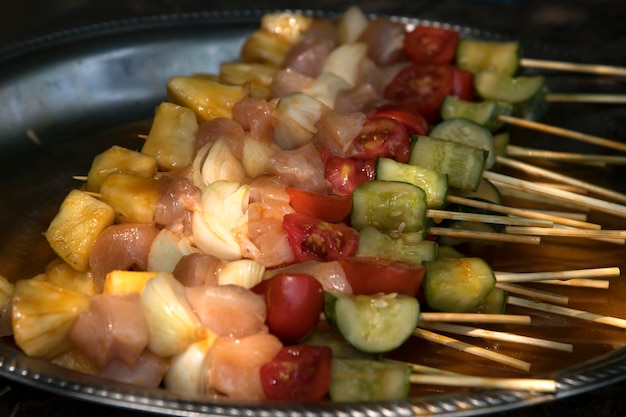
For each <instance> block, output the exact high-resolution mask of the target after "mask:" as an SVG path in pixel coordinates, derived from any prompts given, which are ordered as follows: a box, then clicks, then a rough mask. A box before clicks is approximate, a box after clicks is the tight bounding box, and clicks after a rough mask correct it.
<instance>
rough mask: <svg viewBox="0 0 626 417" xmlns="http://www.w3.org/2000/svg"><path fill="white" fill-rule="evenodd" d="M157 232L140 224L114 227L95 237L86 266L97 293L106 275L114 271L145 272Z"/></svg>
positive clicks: (116, 225)
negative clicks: (131, 270) (89, 270)
mask: <svg viewBox="0 0 626 417" xmlns="http://www.w3.org/2000/svg"><path fill="white" fill-rule="evenodd" d="M158 233H159V229H157V228H156V227H154V226H152V225H149V224H143V223H124V224H114V225H112V226H109V227H107V228H106V229H104V230H103V231H102V233H100V234H99V235H98V237H97V238H96V241H95V243H94V245H93V248H92V249H91V252H89V266H90V267H91V271H92V272H93V278H94V281H95V283H96V287H97V288H99V289H100V290H101V289H102V285H103V283H104V278H105V276H106V274H107V273H109V272H111V271H113V270H116V269H122V270H125V269H134V270H138V271H144V270H145V268H146V266H147V264H148V254H149V253H150V247H151V245H152V242H153V241H154V239H155V238H156V236H157V234H158Z"/></svg>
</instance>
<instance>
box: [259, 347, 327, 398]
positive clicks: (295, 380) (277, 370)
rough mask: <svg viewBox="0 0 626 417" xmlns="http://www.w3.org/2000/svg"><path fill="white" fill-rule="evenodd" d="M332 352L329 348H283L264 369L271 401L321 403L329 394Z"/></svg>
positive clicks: (266, 388) (262, 371) (265, 390)
mask: <svg viewBox="0 0 626 417" xmlns="http://www.w3.org/2000/svg"><path fill="white" fill-rule="evenodd" d="M332 352H333V351H332V349H331V348H329V347H327V346H313V345H294V346H285V347H283V348H282V349H281V350H280V351H279V352H278V353H277V354H276V356H275V357H274V358H273V359H272V361H271V362H269V363H267V364H265V365H263V366H262V367H261V385H262V386H263V391H264V392H265V395H266V396H267V398H268V399H269V400H291V401H319V400H322V399H323V398H324V397H325V396H326V394H327V393H328V389H329V387H330V379H331V368H332V367H331V365H332Z"/></svg>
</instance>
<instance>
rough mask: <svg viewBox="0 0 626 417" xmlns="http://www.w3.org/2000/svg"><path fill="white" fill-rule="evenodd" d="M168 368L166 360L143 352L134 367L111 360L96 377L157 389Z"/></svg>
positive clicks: (148, 352) (167, 360) (168, 364)
mask: <svg viewBox="0 0 626 417" xmlns="http://www.w3.org/2000/svg"><path fill="white" fill-rule="evenodd" d="M169 366H170V360H169V359H168V358H162V357H160V356H157V355H155V354H154V353H152V352H150V351H149V350H145V351H144V352H143V353H142V354H141V356H139V359H138V360H137V361H136V362H135V364H134V365H132V366H128V365H126V364H125V363H124V362H122V361H120V360H112V361H111V362H110V363H109V364H108V365H107V366H106V367H105V368H104V369H102V370H100V371H99V372H98V373H97V374H96V375H97V376H100V377H102V378H106V379H110V380H113V381H117V382H124V383H127V384H132V385H136V386H139V387H146V388H157V387H159V385H161V381H163V377H164V376H165V374H166V373H167V371H168V369H169Z"/></svg>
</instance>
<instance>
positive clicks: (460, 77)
mask: <svg viewBox="0 0 626 417" xmlns="http://www.w3.org/2000/svg"><path fill="white" fill-rule="evenodd" d="M453 68H454V72H453V74H452V91H451V92H450V93H449V94H450V95H452V96H455V97H458V98H460V99H461V100H465V101H474V100H475V99H476V91H475V90H474V74H472V73H471V72H469V71H466V70H463V69H461V68H457V67H453Z"/></svg>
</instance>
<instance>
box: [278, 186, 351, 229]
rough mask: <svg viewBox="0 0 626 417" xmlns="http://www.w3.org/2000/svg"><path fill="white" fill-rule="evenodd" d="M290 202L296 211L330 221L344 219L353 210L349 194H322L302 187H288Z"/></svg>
mask: <svg viewBox="0 0 626 417" xmlns="http://www.w3.org/2000/svg"><path fill="white" fill-rule="evenodd" d="M286 190H287V194H289V204H290V205H291V207H293V209H294V210H295V211H297V212H298V213H302V214H308V215H309V216H312V217H315V218H318V219H320V220H324V221H327V222H330V223H339V222H342V221H344V220H345V219H346V218H347V217H348V216H349V215H350V211H352V198H351V197H350V196H348V195H336V194H322V193H315V192H313V191H308V190H303V189H301V188H292V187H287V189H286Z"/></svg>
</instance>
